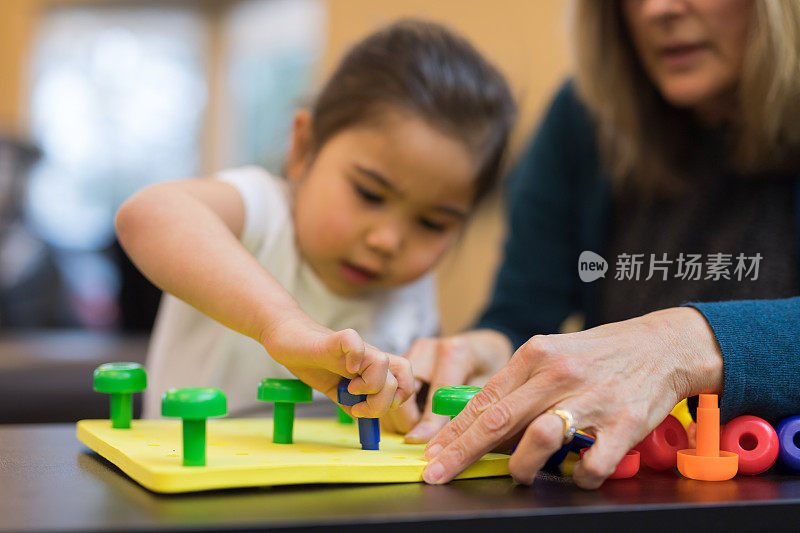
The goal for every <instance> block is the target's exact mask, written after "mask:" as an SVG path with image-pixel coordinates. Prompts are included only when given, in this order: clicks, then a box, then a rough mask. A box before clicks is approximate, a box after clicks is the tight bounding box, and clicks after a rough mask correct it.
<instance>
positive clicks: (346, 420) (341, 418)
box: [336, 406, 355, 424]
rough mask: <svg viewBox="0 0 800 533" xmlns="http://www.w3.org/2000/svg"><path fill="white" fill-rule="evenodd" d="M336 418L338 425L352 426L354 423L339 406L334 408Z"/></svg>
mask: <svg viewBox="0 0 800 533" xmlns="http://www.w3.org/2000/svg"><path fill="white" fill-rule="evenodd" d="M336 416H337V417H338V420H339V423H340V424H352V423H353V422H355V421H354V420H353V417H352V416H350V415H348V414H347V413H345V412H344V409H342V408H341V407H339V406H337V407H336Z"/></svg>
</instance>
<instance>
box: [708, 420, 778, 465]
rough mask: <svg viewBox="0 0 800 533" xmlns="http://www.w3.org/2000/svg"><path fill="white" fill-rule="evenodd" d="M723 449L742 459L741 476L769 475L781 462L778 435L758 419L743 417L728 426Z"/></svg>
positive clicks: (721, 443)
mask: <svg viewBox="0 0 800 533" xmlns="http://www.w3.org/2000/svg"><path fill="white" fill-rule="evenodd" d="M719 447H720V449H721V450H725V451H726V452H734V453H735V454H736V455H738V456H739V473H740V474H745V475H747V476H754V475H756V474H760V473H761V472H766V471H767V470H769V468H770V467H771V466H772V465H774V464H775V461H776V460H777V459H778V449H779V445H778V434H777V433H776V432H775V430H774V429H773V427H772V426H771V425H769V422H767V421H766V420H764V419H763V418H758V417H757V416H752V415H745V416H739V417H736V418H734V419H733V420H731V421H730V422H728V423H727V424H725V427H724V428H723V429H722V431H721V432H720V435H719Z"/></svg>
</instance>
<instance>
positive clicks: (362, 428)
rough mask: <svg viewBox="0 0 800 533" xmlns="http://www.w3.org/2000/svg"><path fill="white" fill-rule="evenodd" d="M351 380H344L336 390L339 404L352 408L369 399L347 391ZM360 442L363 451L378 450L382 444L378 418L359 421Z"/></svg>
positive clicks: (360, 419)
mask: <svg viewBox="0 0 800 533" xmlns="http://www.w3.org/2000/svg"><path fill="white" fill-rule="evenodd" d="M348 385H350V380H349V379H347V378H343V379H342V380H341V381H340V382H339V386H338V387H337V389H336V392H337V397H338V400H339V403H340V404H342V405H346V406H348V407H352V406H354V405H355V404H357V403H361V402H363V401H365V400H366V399H367V395H366V394H350V391H348V390H347V387H348ZM358 440H360V441H361V449H362V450H377V449H378V445H379V443H380V442H381V426H380V422H379V421H378V419H377V418H359V419H358Z"/></svg>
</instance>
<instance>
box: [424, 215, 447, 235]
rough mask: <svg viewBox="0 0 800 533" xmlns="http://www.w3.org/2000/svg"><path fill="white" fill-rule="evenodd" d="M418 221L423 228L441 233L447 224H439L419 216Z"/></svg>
mask: <svg viewBox="0 0 800 533" xmlns="http://www.w3.org/2000/svg"><path fill="white" fill-rule="evenodd" d="M419 223H420V225H421V226H422V227H423V228H425V229H427V230H430V231H435V232H437V233H441V232H443V231H444V230H446V229H447V226H445V225H444V224H440V223H438V222H434V221H433V220H431V219H429V218H420V219H419Z"/></svg>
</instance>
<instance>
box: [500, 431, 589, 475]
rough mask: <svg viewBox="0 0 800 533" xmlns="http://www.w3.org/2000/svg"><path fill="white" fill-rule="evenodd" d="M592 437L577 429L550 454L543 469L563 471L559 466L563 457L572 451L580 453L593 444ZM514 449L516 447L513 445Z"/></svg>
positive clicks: (556, 471)
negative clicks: (572, 435)
mask: <svg viewBox="0 0 800 533" xmlns="http://www.w3.org/2000/svg"><path fill="white" fill-rule="evenodd" d="M594 440H595V439H594V437H592V436H591V435H589V434H588V433H584V432H583V431H580V430H578V431H577V432H576V433H575V436H574V437H572V440H571V441H569V442H568V443H566V444H565V445H563V446H562V447H561V449H559V450H558V451H557V452H556V453H554V454H553V455H551V456H550V457H549V458H548V459H547V462H546V463H545V464H544V467H543V470H545V471H547V472H551V473H554V474H561V473H563V471H562V470H563V469H562V468H560V467H561V464H562V463H563V462H564V459H566V458H567V455H568V454H569V453H570V452H572V453H580V451H581V450H583V449H586V448H590V447H591V446H592V444H594ZM514 449H515V450H516V447H514Z"/></svg>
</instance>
